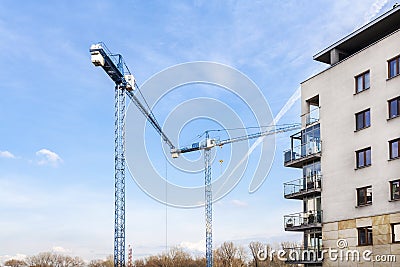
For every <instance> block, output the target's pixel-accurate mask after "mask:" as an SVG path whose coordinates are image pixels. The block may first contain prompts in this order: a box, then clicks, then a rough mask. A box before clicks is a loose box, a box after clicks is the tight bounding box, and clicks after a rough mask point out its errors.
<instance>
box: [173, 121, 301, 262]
mask: <svg viewBox="0 0 400 267" xmlns="http://www.w3.org/2000/svg"><path fill="white" fill-rule="evenodd" d="M270 128H271V130H267V131H261V132H257V133H253V134H248V135H243V136H238V137H233V138H230V139H225V140H217V139H214V138H210V134H209V133H210V132H211V131H212V130H210V131H206V132H205V140H204V141H203V142H200V143H194V144H192V146H191V147H183V148H179V149H176V148H173V149H171V154H172V157H173V158H177V157H179V155H180V154H183V153H188V152H193V151H199V150H204V165H205V166H204V178H205V179H204V180H205V215H206V216H205V217H206V218H205V219H206V261H207V265H206V266H207V267H212V266H213V245H212V188H211V177H212V176H211V165H212V162H211V149H212V148H214V147H216V146H219V147H222V146H223V145H227V144H231V143H235V142H240V141H245V140H250V139H255V138H260V137H264V136H268V135H275V134H278V133H283V132H288V131H295V130H298V129H300V128H301V124H299V123H293V124H286V125H281V126H279V127H276V126H275V125H270ZM218 131H219V130H218Z"/></svg>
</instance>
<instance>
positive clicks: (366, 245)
mask: <svg viewBox="0 0 400 267" xmlns="http://www.w3.org/2000/svg"><path fill="white" fill-rule="evenodd" d="M372 245H373V244H372V243H371V244H365V245H360V244H358V245H357V246H358V247H368V246H372Z"/></svg>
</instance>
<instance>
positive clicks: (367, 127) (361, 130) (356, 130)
mask: <svg viewBox="0 0 400 267" xmlns="http://www.w3.org/2000/svg"><path fill="white" fill-rule="evenodd" d="M369 127H371V125H368V126H366V127H364V128H360V129H357V130H354V132H355V133H356V132H359V131H362V130H364V129H367V128H369Z"/></svg>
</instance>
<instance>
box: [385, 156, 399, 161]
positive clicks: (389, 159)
mask: <svg viewBox="0 0 400 267" xmlns="http://www.w3.org/2000/svg"><path fill="white" fill-rule="evenodd" d="M397 159H400V157H396V158H391V159H388V161H393V160H397Z"/></svg>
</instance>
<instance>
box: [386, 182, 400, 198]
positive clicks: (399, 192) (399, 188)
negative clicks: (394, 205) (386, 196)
mask: <svg viewBox="0 0 400 267" xmlns="http://www.w3.org/2000/svg"><path fill="white" fill-rule="evenodd" d="M394 183H397V184H398V186H397V188H398V194H397V195H398V197H397V198H396V197H394V196H395V194H394V190H393V184H394ZM389 184H390V201H397V200H400V179H396V180H393V181H390V182H389Z"/></svg>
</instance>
